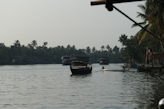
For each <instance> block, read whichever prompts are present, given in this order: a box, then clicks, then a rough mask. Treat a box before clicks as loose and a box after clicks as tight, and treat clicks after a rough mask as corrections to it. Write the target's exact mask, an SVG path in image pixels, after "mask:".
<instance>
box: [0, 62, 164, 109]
mask: <svg viewBox="0 0 164 109" xmlns="http://www.w3.org/2000/svg"><path fill="white" fill-rule="evenodd" d="M101 67H102V66H100V65H98V64H93V72H92V74H91V75H86V76H71V71H70V69H69V66H63V65H60V64H57V65H56V64H52V65H17V66H0V109H157V104H158V101H159V99H161V98H162V97H164V76H163V75H161V74H148V73H139V72H136V70H135V69H131V70H132V71H130V72H118V71H117V72H109V71H106V72H103V71H102V70H101ZM105 68H107V69H111V70H118V69H121V64H110V65H108V66H105Z"/></svg>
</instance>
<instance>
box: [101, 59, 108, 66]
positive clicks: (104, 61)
mask: <svg viewBox="0 0 164 109" xmlns="http://www.w3.org/2000/svg"><path fill="white" fill-rule="evenodd" d="M99 64H100V65H108V64H109V60H108V58H100V59H99Z"/></svg>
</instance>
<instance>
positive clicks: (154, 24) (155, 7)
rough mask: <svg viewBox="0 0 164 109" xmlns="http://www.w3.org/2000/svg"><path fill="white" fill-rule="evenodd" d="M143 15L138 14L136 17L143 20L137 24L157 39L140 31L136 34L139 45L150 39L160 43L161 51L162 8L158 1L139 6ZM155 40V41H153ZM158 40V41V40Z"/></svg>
mask: <svg viewBox="0 0 164 109" xmlns="http://www.w3.org/2000/svg"><path fill="white" fill-rule="evenodd" d="M139 7H140V8H141V10H142V11H143V13H141V12H138V16H137V17H140V18H142V19H143V22H140V23H139V24H141V25H143V26H144V28H146V29H147V30H149V31H151V32H152V33H154V34H156V36H158V38H156V37H152V36H151V35H150V34H149V33H147V32H146V31H144V30H143V29H141V30H140V31H139V32H138V33H137V34H136V36H137V38H138V40H139V44H141V43H142V42H143V41H145V40H147V39H152V41H153V40H156V39H158V41H156V42H158V43H159V42H160V44H161V49H162V50H164V49H163V38H164V7H163V5H162V3H160V2H159V1H158V0H147V1H146V4H145V5H139ZM134 26H136V25H133V27H134ZM155 38H156V39H155ZM159 39H160V40H159Z"/></svg>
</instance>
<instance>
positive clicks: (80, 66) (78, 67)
mask: <svg viewBox="0 0 164 109" xmlns="http://www.w3.org/2000/svg"><path fill="white" fill-rule="evenodd" d="M70 69H71V72H72V75H85V74H90V73H92V66H91V65H90V64H88V62H83V61H72V62H71V65H70Z"/></svg>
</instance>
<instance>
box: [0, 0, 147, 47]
mask: <svg viewBox="0 0 164 109" xmlns="http://www.w3.org/2000/svg"><path fill="white" fill-rule="evenodd" d="M90 1H91V0H0V43H4V44H5V45H6V46H10V45H12V44H13V43H14V42H15V41H16V40H19V41H20V43H21V44H23V45H27V44H28V43H31V42H32V40H36V41H37V43H38V45H42V44H43V42H48V46H49V47H54V46H58V45H63V46H67V45H68V44H70V45H75V46H76V48H86V47H87V46H90V47H93V46H95V47H96V48H101V46H102V45H107V44H109V45H110V46H111V47H114V46H115V45H117V46H119V47H121V44H120V42H118V40H119V37H120V35H121V34H126V35H128V36H131V35H135V34H136V33H137V31H139V29H140V28H131V25H132V24H133V23H132V22H131V21H129V20H128V19H127V18H125V17H124V16H123V15H121V14H120V13H118V12H117V11H116V10H114V11H112V12H109V11H107V10H106V9H105V7H104V6H103V5H101V6H90ZM139 4H144V2H133V3H123V4H116V5H115V6H116V7H117V8H119V9H121V10H122V11H123V12H125V13H126V14H128V15H129V16H130V17H132V18H133V19H134V20H136V21H138V22H139V21H141V20H140V19H139V18H136V16H137V12H138V11H139V12H140V11H141V10H140V9H139V8H138V7H137V5H139Z"/></svg>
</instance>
